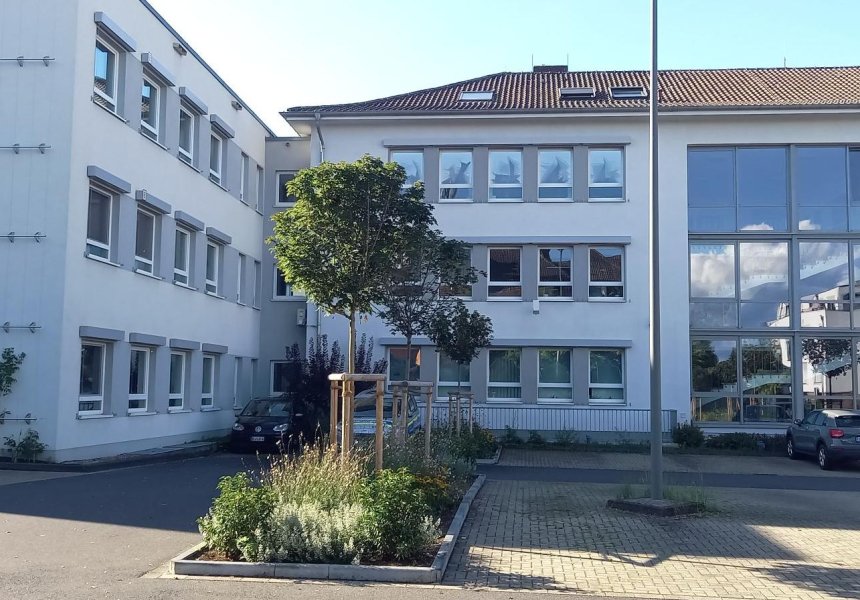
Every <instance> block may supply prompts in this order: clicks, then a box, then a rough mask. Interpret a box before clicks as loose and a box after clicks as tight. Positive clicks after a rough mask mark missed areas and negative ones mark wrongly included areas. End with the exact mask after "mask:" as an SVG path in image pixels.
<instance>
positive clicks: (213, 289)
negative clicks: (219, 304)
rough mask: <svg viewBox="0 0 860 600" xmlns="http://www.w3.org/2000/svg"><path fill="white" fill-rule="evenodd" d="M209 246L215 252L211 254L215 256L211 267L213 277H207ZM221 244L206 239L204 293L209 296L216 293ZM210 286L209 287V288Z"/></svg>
mask: <svg viewBox="0 0 860 600" xmlns="http://www.w3.org/2000/svg"><path fill="white" fill-rule="evenodd" d="M209 248H214V249H215V252H214V253H213V256H214V257H215V265H214V267H213V269H212V272H213V274H214V276H215V279H209ZM220 263H221V245H220V244H216V243H215V242H213V241H211V240H207V241H206V271H205V272H204V275H203V276H204V277H205V278H206V285H205V290H206V293H207V294H209V295H210V296H217V295H218V283H219V279H220V277H219V273H218V269H219V267H220V266H221V264H220ZM210 288H211V289H210Z"/></svg>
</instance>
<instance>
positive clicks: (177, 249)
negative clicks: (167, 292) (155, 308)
mask: <svg viewBox="0 0 860 600" xmlns="http://www.w3.org/2000/svg"><path fill="white" fill-rule="evenodd" d="M190 272H191V232H190V231H186V230H185V229H179V228H177V229H176V242H175V246H174V248H173V281H175V282H176V283H181V284H182V285H188V279H189V276H190Z"/></svg>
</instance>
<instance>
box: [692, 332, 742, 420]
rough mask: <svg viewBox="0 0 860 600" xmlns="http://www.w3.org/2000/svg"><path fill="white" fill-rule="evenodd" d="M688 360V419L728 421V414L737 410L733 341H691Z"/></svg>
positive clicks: (736, 349)
mask: <svg viewBox="0 0 860 600" xmlns="http://www.w3.org/2000/svg"><path fill="white" fill-rule="evenodd" d="M690 358H691V362H692V369H691V375H692V383H691V390H692V394H693V398H692V415H691V416H692V419H693V420H694V421H698V422H702V421H730V420H731V417H730V415H733V414H735V413H736V412H739V411H740V401H739V398H738V363H737V359H738V343H737V340H736V339H728V338H726V339H720V338H714V339H694V340H692V341H691V345H690Z"/></svg>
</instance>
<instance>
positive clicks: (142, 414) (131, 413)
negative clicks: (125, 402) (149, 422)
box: [128, 410, 158, 417]
mask: <svg viewBox="0 0 860 600" xmlns="http://www.w3.org/2000/svg"><path fill="white" fill-rule="evenodd" d="M157 414H158V411H157V410H149V411H147V410H140V411H138V410H134V411H132V410H130V411H128V416H129V417H152V416H154V415H157Z"/></svg>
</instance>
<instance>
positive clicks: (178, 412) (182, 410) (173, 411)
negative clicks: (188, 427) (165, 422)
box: [167, 408, 191, 415]
mask: <svg viewBox="0 0 860 600" xmlns="http://www.w3.org/2000/svg"><path fill="white" fill-rule="evenodd" d="M190 412H191V409H190V408H168V409H167V414H169V415H181V414H185V413H190Z"/></svg>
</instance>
